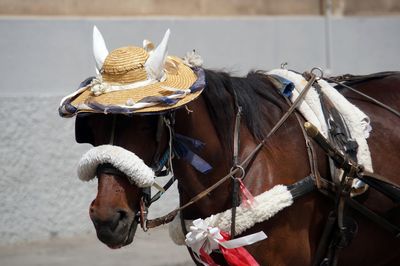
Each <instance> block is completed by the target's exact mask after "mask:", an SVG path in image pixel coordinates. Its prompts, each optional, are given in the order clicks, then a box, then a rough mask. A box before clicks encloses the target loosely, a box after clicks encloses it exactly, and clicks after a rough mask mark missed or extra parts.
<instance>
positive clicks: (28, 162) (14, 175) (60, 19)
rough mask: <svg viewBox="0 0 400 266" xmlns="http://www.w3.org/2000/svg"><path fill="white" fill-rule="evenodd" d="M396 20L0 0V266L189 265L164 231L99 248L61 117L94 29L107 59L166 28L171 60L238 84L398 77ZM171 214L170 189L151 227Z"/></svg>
mask: <svg viewBox="0 0 400 266" xmlns="http://www.w3.org/2000/svg"><path fill="white" fill-rule="evenodd" d="M399 15H400V0H379V1H378V0H303V1H298V0H197V1H195V0H193V1H189V0H164V1H162V0H141V1H139V0H114V1H109V0H91V1H88V0H0V62H1V63H0V265H72V264H74V265H91V264H94V263H96V265H131V264H132V265H135V262H136V263H137V262H140V264H141V265H191V263H190V262H189V261H190V258H189V257H188V255H187V254H186V250H185V248H184V247H177V246H174V245H173V244H172V242H171V241H170V240H169V239H168V233H167V232H166V228H161V229H156V230H155V231H150V232H148V233H142V232H139V230H138V233H137V240H135V241H134V245H132V246H129V247H127V248H123V249H122V250H118V251H110V250H108V248H106V247H104V246H103V245H102V244H101V243H99V241H98V240H97V239H96V236H95V233H94V229H93V226H92V224H91V222H90V220H89V215H88V207H89V204H90V202H91V200H92V199H93V198H94V197H95V195H96V183H95V182H89V183H82V182H80V181H79V180H78V178H77V177H76V176H77V175H76V165H77V162H78V160H79V158H80V156H81V155H82V154H83V153H84V152H85V151H86V150H88V149H89V148H90V146H89V145H78V144H76V143H75V140H74V119H62V118H60V117H59V116H58V111H57V108H58V104H59V102H60V100H61V98H62V97H64V96H65V95H67V94H69V93H71V92H73V91H74V90H75V89H76V88H77V86H78V84H79V83H80V81H82V80H84V79H85V78H87V77H89V76H91V75H94V69H95V67H94V60H93V56H92V50H91V49H92V29H93V25H97V27H98V28H99V29H100V31H101V32H102V33H103V36H104V38H105V40H106V43H107V46H108V48H109V50H113V49H115V48H118V47H121V46H125V45H137V46H140V45H141V44H142V40H143V39H149V40H152V41H153V42H154V43H158V42H159V41H160V40H161V38H162V36H163V33H164V32H165V30H166V29H167V28H170V29H171V33H172V34H171V38H170V43H169V51H170V54H172V55H179V56H184V55H185V53H186V52H188V51H191V50H193V49H195V50H196V51H197V52H198V53H199V54H200V55H201V56H202V57H203V59H204V62H205V63H204V65H205V67H207V68H212V69H222V70H226V71H229V72H231V73H233V74H237V75H244V74H246V73H247V72H248V71H250V70H254V69H262V70H269V69H273V68H279V67H280V65H281V63H283V62H287V63H288V67H289V68H291V69H294V70H297V71H299V72H303V71H305V70H309V69H310V68H312V67H315V66H318V67H322V68H323V69H324V70H325V71H326V73H328V74H332V75H336V74H344V73H353V74H368V73H371V72H377V71H386V70H399V69H400V52H399V49H400V48H399V47H400V46H399V44H400V16H399ZM177 204H178V199H177V193H176V187H174V188H173V190H172V191H169V192H168V193H167V195H166V198H164V199H162V200H161V202H159V203H158V204H157V205H156V206H154V207H152V209H151V210H150V216H151V217H155V216H158V215H162V214H165V213H167V212H168V211H170V210H172V209H173V208H174V207H175V206H177ZM144 249H145V250H148V251H147V253H143V250H144ZM163 249H164V250H165V252H164V253H163V251H162V250H163ZM153 250H154V252H153ZM155 251H157V252H155Z"/></svg>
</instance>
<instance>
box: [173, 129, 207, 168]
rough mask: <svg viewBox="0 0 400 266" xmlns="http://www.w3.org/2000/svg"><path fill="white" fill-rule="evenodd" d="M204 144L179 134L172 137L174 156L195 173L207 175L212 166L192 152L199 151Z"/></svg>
mask: <svg viewBox="0 0 400 266" xmlns="http://www.w3.org/2000/svg"><path fill="white" fill-rule="evenodd" d="M204 146H205V143H204V142H202V141H200V140H197V139H193V138H190V137H187V136H183V135H180V134H175V136H174V151H175V153H176V155H178V156H179V157H180V158H182V159H184V160H185V161H187V162H188V163H190V164H191V165H192V166H193V167H194V168H195V169H196V170H197V171H199V172H201V173H203V174H207V173H209V172H210V171H211V170H212V166H211V165H210V164H209V163H207V162H206V161H205V160H203V159H202V158H201V157H200V156H198V155H197V154H196V153H194V152H193V151H192V148H193V149H195V150H200V149H202V148H203V147H204Z"/></svg>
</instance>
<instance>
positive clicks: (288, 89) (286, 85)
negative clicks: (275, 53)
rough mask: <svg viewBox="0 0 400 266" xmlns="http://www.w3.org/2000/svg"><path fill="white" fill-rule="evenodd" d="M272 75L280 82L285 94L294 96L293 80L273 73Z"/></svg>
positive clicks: (281, 90)
mask: <svg viewBox="0 0 400 266" xmlns="http://www.w3.org/2000/svg"><path fill="white" fill-rule="evenodd" d="M271 77H273V78H274V79H275V80H276V81H278V82H279V83H280V86H279V87H278V89H279V91H280V92H281V93H282V94H283V95H284V96H286V97H288V98H289V97H290V96H292V92H293V90H294V84H293V82H291V81H290V80H288V79H285V78H283V77H281V76H278V75H271Z"/></svg>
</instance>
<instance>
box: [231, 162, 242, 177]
mask: <svg viewBox="0 0 400 266" xmlns="http://www.w3.org/2000/svg"><path fill="white" fill-rule="evenodd" d="M236 169H239V170H240V172H241V174H240V176H239V177H236V176H234V175H231V177H232V179H237V180H243V178H244V176H245V175H246V171H245V170H244V168H243V166H241V165H238V164H237V165H235V166H233V167H232V168H231V170H230V172H231V173H232V172H233V171H235V170H236Z"/></svg>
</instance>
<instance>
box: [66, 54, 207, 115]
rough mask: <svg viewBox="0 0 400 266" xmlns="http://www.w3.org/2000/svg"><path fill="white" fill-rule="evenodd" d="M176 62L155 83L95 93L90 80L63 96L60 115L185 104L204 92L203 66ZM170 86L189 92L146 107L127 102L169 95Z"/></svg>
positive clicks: (131, 111)
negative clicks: (89, 82) (191, 66)
mask: <svg viewBox="0 0 400 266" xmlns="http://www.w3.org/2000/svg"><path fill="white" fill-rule="evenodd" d="M175 62H178V63H177V64H176V66H175V68H174V69H173V71H168V69H167V70H166V79H165V80H164V81H162V82H157V83H155V84H152V85H147V86H144V87H139V88H135V89H126V90H119V91H113V92H107V93H104V94H101V95H99V96H95V95H94V94H93V92H92V91H91V88H92V85H91V84H89V85H86V86H85V87H82V88H80V89H79V90H78V91H76V92H74V93H73V94H71V95H69V96H67V97H65V98H64V99H63V101H62V102H61V104H60V108H59V112H60V115H61V116H64V117H71V116H74V115H76V114H77V113H106V114H107V113H124V114H134V113H142V114H144V113H159V112H165V111H168V110H172V109H176V108H179V107H181V106H184V105H186V104H187V103H189V102H191V101H193V100H194V99H196V98H197V97H198V96H199V95H200V94H201V93H202V91H203V89H204V86H205V78H204V70H203V69H201V68H195V69H191V68H190V67H188V66H187V65H185V64H184V63H183V62H182V61H181V60H179V61H178V60H175ZM168 88H173V89H177V90H186V91H187V90H190V93H185V94H184V95H182V96H179V97H178V98H177V99H174V101H169V102H167V103H166V102H159V103H156V104H155V105H152V106H148V107H144V108H130V106H129V104H127V103H128V101H129V102H130V103H137V102H141V101H143V100H144V99H149V98H152V99H153V98H157V99H158V98H168V96H170V95H171V94H173V93H174V92H172V91H171V90H168Z"/></svg>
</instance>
